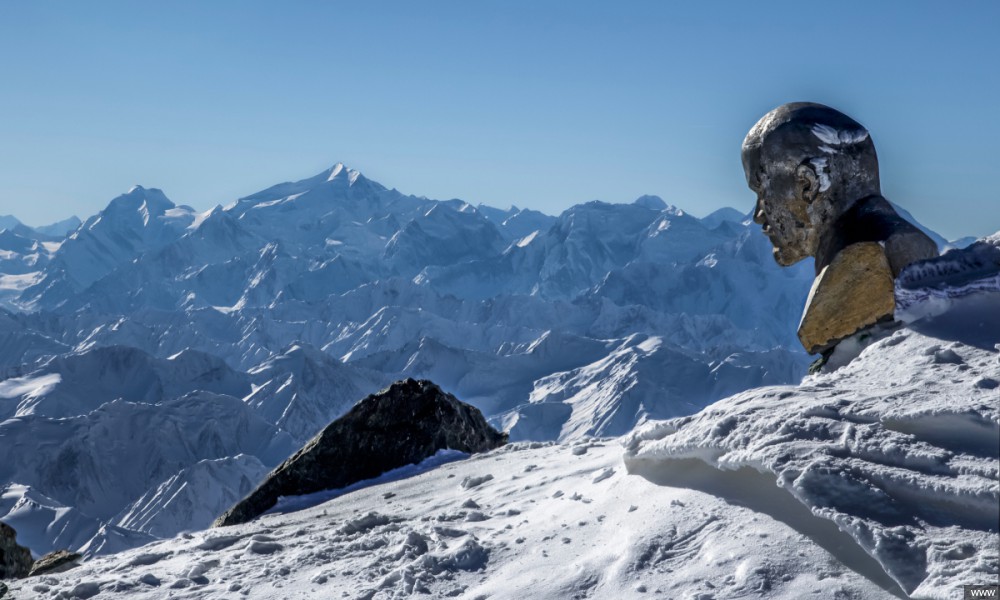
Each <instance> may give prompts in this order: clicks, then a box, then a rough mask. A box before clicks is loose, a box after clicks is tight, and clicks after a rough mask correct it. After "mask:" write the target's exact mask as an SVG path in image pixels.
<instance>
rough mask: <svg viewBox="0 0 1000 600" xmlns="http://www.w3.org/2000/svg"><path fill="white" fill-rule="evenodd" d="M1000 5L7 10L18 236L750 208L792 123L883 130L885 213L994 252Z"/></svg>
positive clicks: (1, 112) (8, 194) (106, 5)
mask: <svg viewBox="0 0 1000 600" xmlns="http://www.w3.org/2000/svg"><path fill="white" fill-rule="evenodd" d="M998 31H1000V2H996V1H993V0H986V1H980V2H976V1H968V2H961V3H952V2H916V1H897V2H890V1H879V2H874V1H870V0H865V1H860V2H836V3H830V2H823V3H820V2H802V1H801V0H797V1H794V2H751V1H746V2H742V1H741V2H736V1H733V2H668V1H660V0H655V1H650V2H606V1H605V2H583V1H576V2H556V1H518V0H505V1H502V2H501V1H495V2H486V1H476V2H469V1H439V0H433V1H429V2H412V1H406V2H381V1H379V2H332V1H324V2H293V1H288V2H250V1H239V2H237V1H222V0H212V1H211V2H183V1H172V2H76V1H73V2H27V1H18V2H14V1H6V0H0V214H6V213H12V214H14V215H16V216H18V217H19V218H21V219H22V220H23V221H25V222H27V223H28V224H32V225H40V224H43V223H46V222H51V221H55V220H57V219H61V218H64V217H67V216H69V215H71V214H77V215H79V216H80V217H86V216H88V215H90V214H93V213H94V212H96V211H98V210H100V209H101V208H103V207H104V206H105V205H106V204H107V202H108V201H109V200H110V199H111V198H112V197H114V196H116V195H117V194H120V193H122V192H124V191H125V190H127V189H128V188H129V187H130V186H131V185H132V184H135V183H140V184H142V185H145V186H147V187H159V188H162V189H163V190H164V191H165V192H166V193H167V195H168V196H169V197H170V198H171V199H173V200H174V201H175V202H177V203H182V204H189V205H192V206H194V207H195V208H200V209H202V208H203V209H207V208H209V207H211V206H214V205H215V204H226V203H228V202H230V201H232V200H234V199H236V198H237V197H240V196H243V195H247V194H250V193H252V192H254V191H257V190H259V189H261V188H264V187H267V186H269V185H272V184H274V183H278V182H281V181H287V180H294V179H301V178H304V177H307V176H310V175H313V174H315V173H318V172H319V171H321V170H322V169H324V168H327V167H329V166H330V165H332V164H333V163H335V162H339V161H342V162H344V163H346V164H348V165H349V166H351V167H353V168H357V169H359V170H361V171H362V172H364V173H365V174H366V175H367V176H368V177H370V178H372V179H375V180H376V181H379V182H381V183H383V184H385V185H387V186H389V187H396V188H398V189H399V190H401V191H403V192H406V193H412V194H417V195H424V196H428V197H432V198H440V199H447V198H453V197H459V198H462V199H465V200H468V201H470V202H473V203H479V202H483V203H487V204H491V205H494V206H499V207H506V206H508V205H510V204H516V205H518V206H527V207H532V208H537V209H540V210H543V211H546V212H549V213H558V212H559V211H561V210H563V209H564V208H566V207H568V206H570V205H572V204H575V203H578V202H585V201H588V200H592V199H601V200H606V201H610V202H630V201H632V200H633V199H635V198H636V197H637V196H640V195H642V194H657V195H660V196H662V197H663V198H664V199H665V200H666V201H667V202H669V203H672V204H675V205H677V206H679V207H681V208H683V209H685V210H687V211H688V212H691V213H693V214H695V215H699V216H701V215H704V214H707V213H708V212H710V211H711V210H714V209H715V208H718V207H721V206H726V205H729V206H735V207H737V208H739V209H740V210H749V209H750V207H751V205H752V202H753V194H752V193H751V192H750V191H749V190H747V189H746V187H745V184H744V180H743V173H742V167H741V165H740V159H739V149H740V143H741V142H742V140H743V136H744V135H745V134H746V132H747V130H748V129H749V128H750V127H751V126H752V125H753V123H754V122H755V121H756V120H757V119H758V118H759V117H760V116H761V115H763V114H764V113H765V112H767V111H768V110H770V109H771V108H773V107H774V106H777V105H778V104H781V103H784V102H789V101H795V100H811V101H816V102H822V103H825V104H829V105H831V106H834V107H835V108H838V109H840V110H842V111H844V112H846V113H847V114H849V115H851V116H853V117H854V118H855V119H857V120H859V121H860V122H861V123H863V124H864V125H866V126H867V127H868V128H869V129H870V130H871V132H872V136H873V139H874V140H875V143H876V146H877V148H878V151H879V156H880V159H881V163H882V182H883V193H884V194H885V195H886V196H887V197H888V198H889V199H890V200H892V201H894V202H896V203H898V204H900V205H902V206H904V207H906V208H907V209H909V210H910V212H912V213H913V214H914V215H915V216H916V217H917V218H918V219H920V220H921V221H923V222H925V223H926V224H927V225H929V226H931V227H932V228H934V229H936V230H938V231H939V232H941V233H942V234H944V235H945V236H946V237H949V238H955V237H959V236H964V235H983V234H987V233H991V232H993V231H996V230H998V229H1000V192H998V187H997V180H998V178H1000V159H998V156H1000V113H998V111H1000V34H998Z"/></svg>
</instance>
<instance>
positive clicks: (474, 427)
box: [215, 379, 507, 526]
mask: <svg viewBox="0 0 1000 600" xmlns="http://www.w3.org/2000/svg"><path fill="white" fill-rule="evenodd" d="M506 442H507V436H506V435H505V434H503V433H500V432H498V431H496V430H495V429H493V428H492V427H490V426H489V424H488V423H487V422H486V419H484V418H483V415H482V413H480V412H479V410H478V409H476V408H474V407H472V406H469V405H468V404H465V403H463V402H461V401H459V400H458V399H457V398H455V397H454V396H452V395H451V394H446V393H444V392H443V391H442V390H441V388H439V387H438V386H436V385H434V384H433V383H431V382H430V381H426V380H424V381H416V380H413V379H407V380H405V381H399V382H396V383H394V384H392V385H391V386H389V387H388V388H387V389H385V390H383V391H381V392H379V393H377V394H372V395H370V396H368V397H367V398H365V399H364V400H362V401H361V402H359V403H358V404H357V405H356V406H355V407H354V408H352V409H351V410H350V412H348V413H347V414H346V415H344V416H343V417H341V418H339V419H337V420H336V421H334V422H333V423H331V424H330V425H328V426H327V427H326V429H324V430H323V431H321V432H320V433H319V434H317V435H316V437H314V438H313V439H312V440H310V441H309V443H307V444H306V445H305V446H304V447H303V448H302V449H301V450H299V451H298V452H297V453H295V454H294V455H293V456H292V457H291V458H289V459H288V460H286V461H285V462H284V463H283V464H281V465H280V466H279V467H278V468H276V469H275V470H274V471H273V472H272V473H271V474H270V475H269V476H268V478H267V479H266V480H265V481H264V482H263V483H262V484H261V485H260V486H259V487H258V488H257V489H256V490H255V491H254V492H252V493H251V494H250V495H249V496H247V497H246V498H245V499H244V500H242V501H241V502H239V503H237V504H236V506H234V507H233V508H231V509H230V510H229V511H228V512H226V514H224V515H223V516H222V517H220V518H219V519H218V520H217V521H216V523H215V525H216V526H225V525H235V524H237V523H245V522H247V521H249V520H250V519H253V518H254V517H257V516H258V515H260V514H262V513H263V512H265V511H266V510H268V509H269V508H271V507H272V506H274V504H275V503H276V502H277V500H278V498H279V497H280V496H299V495H303V494H309V493H313V492H318V491H321V490H326V489H332V488H340V487H345V486H348V485H350V484H352V483H354V482H357V481H361V480H364V479H370V478H372V477H376V476H378V475H380V474H382V473H384V472H386V471H388V470H390V469H394V468H397V467H401V466H404V465H407V464H413V463H417V462H420V461H421V460H424V459H426V458H428V457H430V456H433V455H434V453H436V452H437V451H438V450H442V449H452V450H460V451H462V452H467V453H470V454H472V453H475V452H484V451H487V450H492V449H494V448H497V447H499V446H502V445H503V444H505V443H506Z"/></svg>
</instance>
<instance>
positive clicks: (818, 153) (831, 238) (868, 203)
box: [743, 102, 937, 353]
mask: <svg viewBox="0 0 1000 600" xmlns="http://www.w3.org/2000/svg"><path fill="white" fill-rule="evenodd" d="M743 170H744V172H745V174H746V178H747V185H748V186H749V187H750V189H751V190H753V191H754V192H755V193H756V194H757V206H756V208H755V209H754V221H756V222H757V223H759V224H760V225H762V226H763V228H764V233H765V234H766V235H767V236H768V238H769V239H770V240H771V243H772V244H773V245H774V258H775V260H776V261H777V262H778V264H780V265H783V266H788V265H791V264H794V263H796V262H798V261H800V260H802V259H804V258H806V257H808V256H812V257H814V258H815V259H816V280H815V281H814V282H813V287H812V290H811V291H810V293H809V299H808V301H807V302H806V307H805V311H804V312H803V315H802V321H801V322H800V324H799V332H798V333H799V340H800V341H801V342H802V345H803V346H805V348H806V350H807V351H808V352H810V353H817V352H825V351H827V350H829V349H831V348H833V347H834V346H835V345H836V344H837V342H839V341H840V340H842V339H844V338H846V337H849V336H851V335H853V334H854V333H856V332H858V331H859V330H861V329H864V328H866V327H868V326H871V325H873V324H875V323H878V322H880V321H886V320H891V319H892V316H893V311H894V309H895V299H894V295H893V282H894V280H895V277H896V276H897V275H899V272H900V271H901V270H902V269H903V267H905V266H906V265H908V264H910V263H911V262H913V261H915V260H921V259H925V258H931V257H934V256H937V246H936V244H935V243H934V242H933V240H931V239H930V238H929V237H928V236H927V235H925V234H924V233H923V232H921V231H920V230H919V229H917V228H916V227H915V226H913V225H911V224H910V223H908V222H907V221H905V220H904V219H903V218H902V217H900V216H899V215H898V214H897V213H896V211H895V210H894V209H893V208H892V205H890V204H889V202H888V201H887V200H886V199H885V198H883V197H882V195H881V187H880V184H879V171H878V157H877V156H876V154H875V145H874V144H873V143H872V140H871V137H870V136H869V134H868V130H867V129H865V128H864V127H863V126H862V125H861V124H859V123H858V122H857V121H855V120H854V119H852V118H850V117H848V116H847V115H845V114H843V113H841V112H839V111H837V110H834V109H832V108H829V107H827V106H823V105H822V104H813V103H809V102H794V103H791V104H784V105H782V106H779V107H778V108H776V109H774V110H772V111H771V112H769V113H767V114H766V115H764V117H763V118H761V120H760V121H758V122H757V124H756V125H754V127H753V129H751V130H750V133H748V134H747V137H746V139H745V140H744V141H743Z"/></svg>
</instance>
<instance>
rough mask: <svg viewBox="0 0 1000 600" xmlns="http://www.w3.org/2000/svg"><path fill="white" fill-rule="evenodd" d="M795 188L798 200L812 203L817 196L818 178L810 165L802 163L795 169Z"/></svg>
mask: <svg viewBox="0 0 1000 600" xmlns="http://www.w3.org/2000/svg"><path fill="white" fill-rule="evenodd" d="M795 190H796V195H797V196H798V198H799V200H801V201H803V202H806V203H808V204H812V203H813V201H815V200H816V198H817V197H819V180H818V178H817V177H816V171H814V170H813V168H812V165H810V164H808V163H803V164H801V165H799V168H798V169H796V171H795Z"/></svg>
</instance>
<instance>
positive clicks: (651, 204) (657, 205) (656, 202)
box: [632, 194, 668, 210]
mask: <svg viewBox="0 0 1000 600" xmlns="http://www.w3.org/2000/svg"><path fill="white" fill-rule="evenodd" d="M632 204H635V205H637V206H642V207H645V208H648V209H650V210H664V209H666V208H668V205H667V203H666V202H664V201H663V198H660V197H659V196H653V195H649V194H646V195H644V196H639V197H638V198H636V199H635V202H633V203H632Z"/></svg>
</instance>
